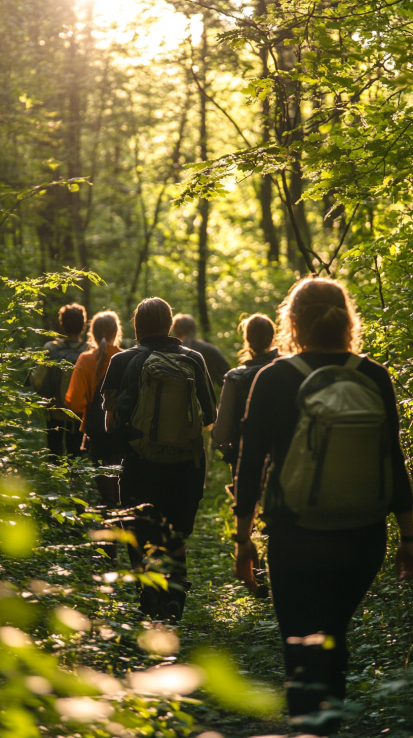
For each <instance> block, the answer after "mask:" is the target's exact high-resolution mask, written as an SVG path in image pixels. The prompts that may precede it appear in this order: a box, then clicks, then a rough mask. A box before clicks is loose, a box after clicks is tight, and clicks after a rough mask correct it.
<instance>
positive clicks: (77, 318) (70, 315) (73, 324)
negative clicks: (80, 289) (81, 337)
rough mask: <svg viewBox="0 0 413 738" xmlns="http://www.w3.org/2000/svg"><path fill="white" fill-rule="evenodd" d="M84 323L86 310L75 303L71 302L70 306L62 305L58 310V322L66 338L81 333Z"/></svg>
mask: <svg viewBox="0 0 413 738" xmlns="http://www.w3.org/2000/svg"><path fill="white" fill-rule="evenodd" d="M86 321H87V313H86V310H85V308H84V307H83V305H78V304H77V302H73V303H72V305H63V307H61V308H60V310H59V322H60V325H61V326H62V328H63V330H64V332H65V333H66V335H67V336H70V335H74V334H79V333H81V332H82V331H83V328H84V327H85V323H86Z"/></svg>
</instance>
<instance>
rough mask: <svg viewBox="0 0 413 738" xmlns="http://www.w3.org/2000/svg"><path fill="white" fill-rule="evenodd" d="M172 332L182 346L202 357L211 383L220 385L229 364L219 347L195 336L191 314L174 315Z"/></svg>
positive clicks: (195, 327) (194, 325)
mask: <svg viewBox="0 0 413 738" xmlns="http://www.w3.org/2000/svg"><path fill="white" fill-rule="evenodd" d="M172 332H173V334H174V336H176V337H177V338H179V339H180V340H181V341H182V343H183V345H184V346H187V347H188V348H190V349H193V350H194V351H198V353H200V354H201V356H203V357H204V359H205V364H206V366H207V369H208V373H209V376H210V377H211V380H212V382H213V384H217V385H218V386H219V387H222V385H223V383H224V374H226V372H227V371H229V369H230V366H229V364H228V362H227V360H226V358H225V356H224V355H223V353H222V352H221V351H220V350H219V348H217V347H216V346H214V345H213V344H212V343H208V342H207V341H201V340H200V339H199V338H197V337H196V334H197V325H196V322H195V320H194V318H193V317H192V315H184V314H183V313H178V314H177V315H175V317H174V320H173V324H172Z"/></svg>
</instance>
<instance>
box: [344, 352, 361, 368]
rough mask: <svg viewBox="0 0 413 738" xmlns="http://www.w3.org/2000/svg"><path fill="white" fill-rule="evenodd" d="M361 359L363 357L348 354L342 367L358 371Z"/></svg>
mask: <svg viewBox="0 0 413 738" xmlns="http://www.w3.org/2000/svg"><path fill="white" fill-rule="evenodd" d="M363 358H364V357H363V356H358V355H357V354H350V356H349V357H348V359H347V361H346V363H345V364H344V366H345V367H346V369H358V368H359V366H360V364H361V362H362V361H363Z"/></svg>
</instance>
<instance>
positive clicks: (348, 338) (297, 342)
mask: <svg viewBox="0 0 413 738" xmlns="http://www.w3.org/2000/svg"><path fill="white" fill-rule="evenodd" d="M279 328H280V330H279V337H280V340H279V344H280V346H281V347H282V349H283V350H284V351H286V352H287V353H288V352H290V351H293V352H294V351H297V350H299V349H306V348H309V347H310V348H315V349H321V350H324V351H329V350H331V351H337V350H344V351H346V350H347V351H355V352H357V351H358V350H359V349H360V344H361V327H360V320H359V317H358V315H357V312H356V309H355V306H354V305H353V302H352V300H351V298H350V296H349V294H348V292H347V290H346V288H345V287H344V286H343V285H342V284H340V282H337V281H336V280H331V279H321V278H319V277H317V278H311V277H310V278H306V279H303V280H302V281H301V282H299V283H298V284H296V285H294V287H293V288H292V290H291V291H290V293H289V295H288V296H287V298H286V299H285V300H284V302H283V303H282V305H281V306H280V310H279Z"/></svg>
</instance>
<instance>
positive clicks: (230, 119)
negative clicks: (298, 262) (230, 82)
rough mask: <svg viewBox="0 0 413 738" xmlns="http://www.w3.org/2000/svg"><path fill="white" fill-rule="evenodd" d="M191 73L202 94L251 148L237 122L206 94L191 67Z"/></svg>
mask: <svg viewBox="0 0 413 738" xmlns="http://www.w3.org/2000/svg"><path fill="white" fill-rule="evenodd" d="M191 72H192V76H193V78H194V80H195V82H196V84H197V85H198V89H199V90H200V92H202V94H203V95H205V97H206V99H207V100H209V101H210V102H212V104H213V105H215V107H216V108H218V110H220V111H221V113H223V114H224V115H225V117H226V118H228V120H229V121H230V123H232V125H233V126H234V128H235V129H236V130H237V131H238V133H239V135H240V136H241V138H242V139H243V140H244V141H245V143H246V144H247V146H248V147H249V148H251V144H250V142H249V141H248V139H247V138H246V137H245V136H244V134H243V132H242V131H241V128H240V127H239V126H238V125H237V123H236V122H235V120H234V119H233V118H232V117H231V116H230V114H229V113H227V111H226V110H225V109H224V108H222V107H221V105H220V104H219V103H217V101H216V100H214V98H213V97H211V95H208V93H207V92H205V88H204V87H203V86H202V85H201V83H200V81H199V79H198V77H197V76H196V73H195V72H194V70H193V67H191Z"/></svg>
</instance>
